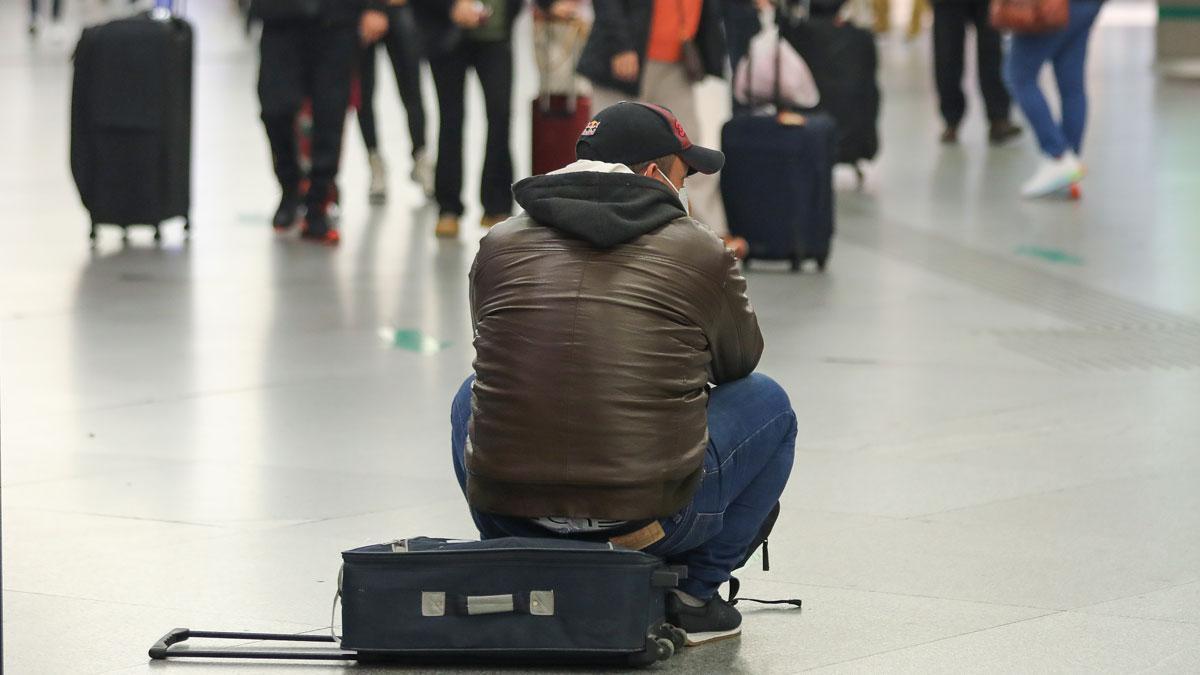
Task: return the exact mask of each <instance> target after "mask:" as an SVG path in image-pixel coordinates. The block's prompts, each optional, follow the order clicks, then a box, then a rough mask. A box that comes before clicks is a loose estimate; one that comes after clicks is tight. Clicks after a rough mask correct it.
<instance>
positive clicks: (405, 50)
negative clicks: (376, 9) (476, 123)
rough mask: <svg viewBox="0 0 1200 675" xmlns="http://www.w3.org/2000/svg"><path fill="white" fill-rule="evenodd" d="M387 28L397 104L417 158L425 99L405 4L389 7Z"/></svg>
mask: <svg viewBox="0 0 1200 675" xmlns="http://www.w3.org/2000/svg"><path fill="white" fill-rule="evenodd" d="M388 19H389V21H391V24H390V26H391V28H390V29H389V30H388V34H387V36H386V37H385V38H384V46H385V47H386V48H387V52H388V57H389V58H390V59H391V61H392V71H393V72H394V73H395V75H396V88H397V89H399V90H400V103H401V104H402V105H403V106H404V114H405V116H406V117H407V118H408V135H409V138H410V140H411V141H412V155H413V157H417V156H418V155H419V154H421V153H422V152H424V151H425V143H426V141H425V124H426V123H425V100H424V98H425V97H424V95H423V94H422V92H421V52H420V50H419V49H418V48H417V33H416V26H415V25H414V23H413V17H412V8H411V7H410V6H409V5H404V6H401V7H393V8H391V9H390V10H389V11H388Z"/></svg>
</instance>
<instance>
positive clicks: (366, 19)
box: [358, 9, 388, 45]
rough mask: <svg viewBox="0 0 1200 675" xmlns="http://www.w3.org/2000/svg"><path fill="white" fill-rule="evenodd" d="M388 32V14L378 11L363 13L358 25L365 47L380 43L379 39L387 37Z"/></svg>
mask: <svg viewBox="0 0 1200 675" xmlns="http://www.w3.org/2000/svg"><path fill="white" fill-rule="evenodd" d="M387 31H388V17H387V14H385V13H383V12H381V11H379V10H377V9H372V10H368V11H366V12H363V15H362V19H361V20H360V21H359V23H358V35H359V37H361V38H362V43H363V44H364V45H369V44H372V43H375V42H378V41H379V38H381V37H383V36H384V35H387Z"/></svg>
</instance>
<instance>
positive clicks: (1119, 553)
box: [0, 0, 1200, 674]
mask: <svg viewBox="0 0 1200 675" xmlns="http://www.w3.org/2000/svg"><path fill="white" fill-rule="evenodd" d="M68 4H69V5H70V4H71V3H68ZM83 4H85V5H90V4H95V3H83ZM229 4H231V3H227V2H218V1H217V0H213V1H212V2H193V3H192V5H193V8H192V11H193V14H194V15H195V18H196V21H197V24H198V26H199V28H198V31H199V32H198V45H199V59H198V66H197V91H196V95H197V98H196V101H197V104H196V149H195V203H196V207H195V211H194V220H195V223H196V226H195V227H196V236H195V238H194V240H193V241H192V242H191V243H190V244H185V243H184V242H183V241H182V240H181V238H180V236H179V234H178V232H177V231H175V230H168V232H167V236H166V241H165V242H164V243H163V245H162V246H161V248H156V247H155V246H154V245H153V243H152V241H151V240H150V237H149V234H148V233H145V232H135V233H134V234H133V235H132V236H131V240H130V242H129V243H128V244H125V245H123V244H122V242H121V240H120V237H119V236H118V235H117V233H115V232H105V233H104V235H103V236H102V238H101V241H100V243H99V245H98V247H97V248H96V250H95V251H91V250H89V248H88V246H87V240H86V219H85V214H84V213H83V211H82V210H81V209H80V207H79V205H78V200H77V198H76V195H75V191H74V188H73V186H72V184H71V181H70V176H69V173H68V169H67V164H66V151H67V137H66V130H67V92H68V82H69V78H70V66H69V63H68V59H67V57H68V54H69V51H70V44H69V40H68V39H66V38H60V39H58V40H57V41H56V40H55V39H54V36H50V37H49V38H46V39H43V40H41V41H40V42H38V43H36V44H35V43H30V42H28V41H26V40H25V39H24V38H23V37H17V36H18V31H19V30H21V28H22V17H23V14H22V12H23V9H24V5H22V4H21V3H16V2H14V3H5V4H4V5H3V6H0V27H2V28H3V30H4V34H6V35H9V36H10V37H9V38H8V39H5V40H2V41H0V85H2V86H0V89H2V90H3V91H4V97H3V99H4V101H5V103H4V104H3V105H0V153H2V156H3V158H4V159H5V160H6V161H3V162H0V213H4V214H5V215H6V217H5V218H4V219H3V220H2V221H0V281H2V282H3V283H0V420H2V427H0V444H2V453H3V536H4V559H3V587H4V610H5V611H4V638H5V640H4V647H5V653H4V657H5V663H4V665H5V666H6V668H7V670H6V672H12V673H51V674H57V673H99V672H140V671H145V670H147V669H153V670H155V671H158V672H163V671H164V670H178V671H180V672H207V671H208V670H210V669H211V670H212V671H213V672H239V673H240V672H264V673H293V672H306V673H307V672H312V673H327V672H333V671H336V670H339V666H336V665H334V666H275V667H266V666H257V667H254V666H253V665H247V664H243V665H240V666H236V667H232V666H228V665H225V666H217V665H207V666H205V665H197V664H190V667H189V665H184V664H180V665H166V666H162V665H161V664H157V665H155V666H149V665H147V659H146V656H145V653H146V651H145V650H146V648H147V647H148V646H149V644H150V643H151V642H152V641H153V640H154V639H156V638H157V637H158V636H159V635H161V634H162V633H163V632H164V631H166V630H167V629H168V628H171V627H174V626H191V627H195V628H223V629H258V630H273V631H289V632H301V631H318V632H319V631H320V630H322V628H323V627H326V628H327V622H328V618H329V609H330V600H331V595H332V587H333V584H334V583H335V580H336V573H337V565H338V553H339V552H340V551H341V550H343V549H345V548H349V547H352V546H355V545H360V544H364V543H370V542H377V541H384V540H389V539H392V538H395V537H398V536H407V535H415V534H442V535H448V536H451V535H459V536H469V535H470V534H471V533H472V530H471V525H470V520H469V519H468V518H467V516H466V514H465V512H464V509H463V507H462V504H461V500H460V497H459V495H458V491H457V487H456V486H455V484H454V479H453V476H452V473H451V471H450V468H449V463H448V460H447V445H448V444H447V429H446V427H447V424H446V423H447V418H448V411H447V406H448V402H449V398H450V396H451V394H452V392H453V388H454V386H455V385H456V384H457V383H458V382H459V381H460V380H461V378H462V377H463V376H464V375H465V374H466V373H467V372H468V371H469V369H470V362H471V358H472V350H471V345H470V341H469V328H468V317H467V310H466V269H467V266H468V265H469V262H470V260H471V257H472V255H473V250H474V242H475V240H476V238H477V237H478V235H479V232H477V231H475V229H474V228H467V232H466V233H465V234H464V236H463V237H462V239H461V240H460V241H459V242H458V243H453V244H446V243H439V242H437V241H435V240H434V239H433V237H432V234H431V229H432V222H431V220H432V218H433V215H434V214H433V213H432V212H431V211H430V209H429V208H427V207H424V206H423V205H422V202H421V200H420V199H419V198H418V193H417V191H416V190H415V189H414V188H413V187H412V186H410V185H409V184H408V183H407V182H406V181H405V180H404V175H405V174H406V173H407V166H406V165H405V162H404V161H403V158H404V157H406V156H407V154H408V153H407V144H406V142H405V141H404V140H403V139H402V119H401V113H400V112H399V106H398V104H397V102H396V99H395V94H394V87H393V85H392V84H391V83H390V80H389V81H388V83H387V84H385V85H384V89H383V90H382V92H381V94H380V112H381V123H382V124H383V134H384V139H385V143H386V145H385V149H386V153H387V155H388V157H389V158H390V159H391V161H392V164H393V177H392V201H391V203H390V205H388V206H387V207H385V208H382V209H379V210H375V211H372V210H370V209H369V208H368V207H367V205H366V200H365V195H364V194H363V192H364V191H365V190H364V186H365V159H364V154H363V151H362V149H361V145H360V144H359V142H358V139H357V136H356V134H357V131H356V129H355V128H354V126H353V124H351V126H350V134H349V135H348V136H347V143H346V158H345V172H344V179H343V186H344V188H345V193H346V197H345V211H346V218H345V222H344V233H345V236H344V242H343V245H342V247H341V248H340V249H338V250H325V249H319V248H315V247H309V246H304V245H300V244H298V243H295V242H290V241H279V240H277V239H276V238H275V237H274V236H273V235H272V234H271V232H270V231H269V230H268V228H267V227H266V225H265V223H264V222H263V221H264V220H265V218H266V217H267V216H268V214H269V212H270V210H271V208H272V206H273V204H272V202H273V200H274V199H275V193H274V188H273V187H272V180H271V176H270V173H269V171H268V169H267V167H268V161H267V151H266V146H265V142H264V140H263V138H262V133H261V130H260V127H259V125H258V122H257V121H256V113H257V107H256V102H255V99H254V87H253V83H254V69H255V56H254V49H253V45H252V43H250V42H247V41H246V40H244V38H243V37H242V35H241V32H240V26H239V23H238V19H237V17H236V16H235V15H234V14H233V13H232V11H230V10H228V9H227V5H229ZM1110 5H1111V6H1109V7H1108V8H1107V9H1106V10H1105V11H1106V13H1107V14H1108V19H1107V20H1106V22H1105V25H1104V26H1103V27H1102V28H1101V29H1100V30H1098V32H1097V34H1096V36H1095V41H1094V43H1093V61H1092V64H1091V68H1090V76H1091V85H1092V91H1093V94H1094V98H1093V104H1094V105H1093V123H1092V127H1091V131H1090V136H1089V147H1088V151H1087V159H1088V161H1089V164H1090V166H1091V176H1090V178H1089V179H1088V181H1087V184H1086V186H1085V191H1086V196H1085V198H1084V200H1083V201H1082V202H1081V203H1066V202H1056V203H1039V204H1030V203H1023V202H1019V201H1017V200H1016V199H1014V197H1013V195H1014V193H1015V192H1016V189H1017V186H1018V185H1019V184H1020V182H1021V181H1022V180H1023V179H1024V177H1025V176H1026V175H1027V174H1028V173H1030V172H1031V171H1032V168H1033V166H1034V163H1035V159H1036V158H1035V153H1034V150H1033V148H1032V144H1031V142H1030V141H1029V140H1028V139H1025V140H1022V141H1021V142H1019V143H1017V144H1015V145H1014V146H1013V147H1010V148H1003V149H998V150H997V149H989V148H988V147H987V146H986V144H984V143H983V131H984V130H983V127H982V124H981V123H980V122H979V121H978V120H977V119H974V118H972V121H971V123H970V124H969V125H968V126H967V127H966V128H965V129H964V142H963V144H962V146H961V147H958V148H941V147H939V146H938V145H936V143H935V142H934V141H935V138H936V136H937V133H938V132H939V130H940V129H939V126H938V122H937V120H936V119H935V117H934V114H935V113H934V111H935V107H934V104H933V98H932V96H933V94H932V84H931V81H930V76H929V71H930V66H929V63H928V51H929V50H928V43H927V41H925V40H920V41H917V42H915V43H912V44H906V43H904V42H902V41H900V40H898V39H891V40H887V41H884V42H883V43H881V54H882V63H883V69H882V73H881V77H882V82H883V86H884V89H885V105H884V113H883V119H882V137H883V143H884V149H883V153H882V155H881V156H880V158H879V160H878V162H876V163H875V165H874V166H872V167H871V169H870V171H869V178H868V182H867V186H866V188H865V189H864V190H862V191H861V192H856V191H855V190H854V189H853V185H852V183H853V181H852V180H851V177H850V176H849V175H840V176H839V182H840V183H841V188H842V189H841V190H840V192H839V196H838V199H839V204H838V207H839V214H838V215H839V222H838V226H839V228H840V231H839V236H838V240H837V242H836V252H835V255H834V259H833V261H832V263H831V269H830V271H829V273H828V274H826V275H824V276H817V275H813V274H810V275H805V276H794V275H791V274H788V273H785V272H781V271H777V270H770V269H764V270H762V271H758V270H755V271H754V272H752V273H751V276H750V283H751V292H752V295H753V297H754V300H755V303H756V306H757V308H758V310H759V312H760V316H761V321H762V324H763V327H764V330H765V333H766V337H767V342H768V348H767V353H766V357H765V359H764V362H763V366H762V369H763V371H765V372H768V373H770V374H772V375H774V376H775V377H776V378H778V379H779V380H780V381H781V382H783V383H784V385H785V386H786V387H787V389H788V390H789V391H790V393H791V395H792V398H793V401H794V403H795V406H796V408H797V410H798V411H799V415H800V419H801V434H800V440H799V448H798V456H797V461H796V469H795V473H794V475H793V479H792V483H791V485H790V487H789V489H788V492H787V494H786V495H785V498H784V509H785V510H784V516H783V519H782V520H781V521H780V525H779V526H778V528H777V534H776V536H775V537H774V538H773V539H772V553H773V555H772V559H773V569H772V571H771V572H769V573H762V572H750V573H748V574H747V575H746V577H747V579H746V592H747V593H750V594H757V595H768V596H770V595H776V596H786V597H793V596H799V597H802V598H804V600H805V605H804V611H803V613H795V612H792V611H787V610H779V609H769V608H768V609H755V608H752V607H751V608H747V611H746V624H745V634H744V636H743V637H742V639H741V640H740V641H734V642H727V643H724V644H722V645H718V646H712V647H709V648H705V649H696V650H689V651H688V652H687V653H685V654H683V655H682V656H680V657H678V658H676V659H674V660H673V661H672V662H671V663H670V665H669V666H668V667H667V669H668V670H678V671H687V672H706V673H716V672H734V671H741V672H748V673H791V672H797V671H801V670H807V669H826V670H831V671H837V672H892V671H906V672H920V673H925V672H947V673H959V672H974V671H984V672H1007V673H1028V672H1084V671H1086V672H1118V673H1123V672H1132V671H1153V672H1163V673H1166V672H1175V673H1191V672H1197V671H1200V610H1198V609H1197V607H1198V606H1200V497H1198V496H1197V495H1198V494H1200V492H1198V491H1197V489H1196V485H1197V484H1198V483H1200V415H1197V411H1198V410H1200V257H1198V256H1200V227H1197V225H1198V224H1200V220H1198V217H1197V215H1196V214H1197V213H1200V159H1198V158H1200V126H1198V125H1197V122H1196V119H1197V118H1196V110H1197V107H1196V106H1197V101H1198V100H1200V89H1197V86H1196V84H1195V83H1189V82H1185V81H1179V80H1170V79H1160V78H1159V77H1157V76H1156V75H1155V71H1154V68H1153V40H1152V35H1153V32H1152V27H1151V26H1150V25H1149V24H1148V23H1147V22H1146V21H1145V18H1146V17H1147V16H1148V15H1152V14H1153V10H1152V9H1151V8H1149V7H1148V6H1147V5H1142V4H1132V3H1127V4H1119V3H1116V2H1115V0H1114V3H1110ZM72 7H75V6H74V5H72ZM91 11H95V10H91ZM523 30H524V28H523ZM531 70H532V65H531V56H530V55H529V54H525V53H523V54H521V56H520V64H519V72H520V74H521V81H520V83H519V93H518V95H517V99H518V100H517V102H516V104H515V105H516V110H517V112H518V116H517V119H516V122H515V134H514V140H513V144H514V147H515V148H518V149H522V148H527V147H528V140H529V138H528V119H527V117H525V116H524V111H526V110H527V108H526V107H525V105H524V104H523V103H522V101H524V100H526V99H527V98H529V97H530V96H531V90H532V82H531V79H530V77H529V74H530V73H531ZM427 84H428V83H427ZM704 95H705V96H706V100H707V101H708V102H709V103H710V104H711V105H709V106H708V108H709V109H711V110H713V111H716V112H719V111H720V110H721V109H722V107H723V101H724V98H723V94H722V92H721V90H720V87H718V86H715V85H709V86H708V87H706V90H705V93H704ZM430 103H432V99H431V100H430ZM974 103H977V101H974V100H973V104H974ZM471 105H472V106H473V107H472V108H471V110H470V112H471V113H472V118H473V120H474V121H473V122H472V126H471V129H470V131H469V134H468V135H469V138H471V139H472V144H473V145H475V146H478V142H479V140H480V138H481V133H482V130H481V126H480V124H479V122H478V119H479V112H480V107H481V106H480V102H479V99H478V96H477V92H476V93H473V98H472V103H471ZM974 107H975V108H976V110H975V112H976V113H977V112H978V105H975V106H974ZM430 108H431V111H432V105H431V106H430ZM719 121H720V120H719V115H714V117H713V127H712V128H710V129H707V130H706V133H707V134H708V135H710V136H711V135H713V134H714V133H715V130H716V126H715V125H716V124H717V123H719ZM472 154H473V155H478V153H477V152H474V151H473V152H472ZM474 160H475V161H476V162H477V161H478V157H477V156H476V157H475V158H474ZM528 162H529V160H528V156H527V154H526V153H524V152H522V153H518V170H519V171H520V170H523V169H527V167H528ZM472 183H473V181H472ZM473 190H474V188H473V187H471V186H470V185H469V186H468V194H471V193H473ZM469 215H472V216H477V215H478V212H477V211H476V212H473V213H471V214H469ZM396 330H415V331H420V332H421V333H422V335H423V336H424V337H426V338H429V339H428V340H427V342H429V343H430V344H431V345H432V346H433V347H434V348H432V349H429V350H426V351H425V352H422V351H420V350H417V351H413V350H411V349H405V348H403V347H404V346H409V345H408V343H407V342H403V341H402V343H403V344H402V345H401V346H399V347H398V346H397V343H396V340H395V339H394V335H395V331H396ZM446 343H448V344H446ZM439 347H440V348H439ZM360 670H361V671H363V672H365V671H366V669H356V672H358V671H360Z"/></svg>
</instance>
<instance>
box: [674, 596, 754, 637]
mask: <svg viewBox="0 0 1200 675" xmlns="http://www.w3.org/2000/svg"><path fill="white" fill-rule="evenodd" d="M667 623H669V624H671V625H672V626H675V627H677V628H682V629H683V631H684V632H685V633H687V645H688V646H689V647H695V646H696V645H701V644H705V643H707V642H713V641H715V640H724V639H726V638H732V637H737V636H738V635H741V634H742V613H741V612H739V611H737V610H736V609H734V608H733V606H731V605H730V604H729V603H728V602H725V600H724V599H723V598H722V597H721V596H720V595H714V596H713V597H712V599H711V600H709V601H708V602H707V603H705V604H704V606H703V607H692V606H691V605H688V604H687V603H685V602H684V601H682V600H680V599H679V596H677V595H675V594H674V593H671V594H670V595H668V596H667Z"/></svg>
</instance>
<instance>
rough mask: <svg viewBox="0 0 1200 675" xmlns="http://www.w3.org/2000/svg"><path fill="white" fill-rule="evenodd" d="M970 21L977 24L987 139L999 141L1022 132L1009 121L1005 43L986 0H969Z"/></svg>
mask: <svg viewBox="0 0 1200 675" xmlns="http://www.w3.org/2000/svg"><path fill="white" fill-rule="evenodd" d="M967 5H968V7H969V11H970V12H971V21H972V23H974V24H975V50H976V57H977V58H976V66H977V67H978V70H979V89H980V91H981V92H982V94H983V102H984V107H985V108H986V109H987V118H988V125H989V128H988V140H989V141H991V142H992V143H994V144H1000V143H1003V142H1005V141H1007V140H1010V139H1012V138H1014V137H1015V136H1017V135H1019V134H1020V133H1021V130H1020V128H1018V127H1016V126H1014V125H1013V124H1012V122H1011V121H1010V115H1011V113H1012V97H1011V96H1009V93H1008V87H1006V86H1005V84H1004V75H1003V73H1002V72H1001V71H1002V68H1003V65H1004V64H1003V46H1002V45H1001V39H1000V31H998V30H996V29H995V27H993V26H992V22H991V18H990V17H989V15H988V3H987V2H986V1H985V0H972V1H971V2H969V3H967Z"/></svg>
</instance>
